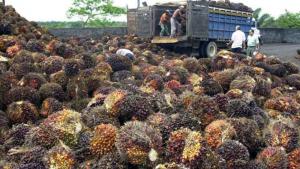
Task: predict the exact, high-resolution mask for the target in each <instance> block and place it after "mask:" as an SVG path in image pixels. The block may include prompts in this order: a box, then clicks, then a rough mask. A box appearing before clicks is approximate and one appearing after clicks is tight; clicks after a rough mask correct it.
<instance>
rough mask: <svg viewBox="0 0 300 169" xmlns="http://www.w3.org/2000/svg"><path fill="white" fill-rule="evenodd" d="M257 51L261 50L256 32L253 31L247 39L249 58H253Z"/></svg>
mask: <svg viewBox="0 0 300 169" xmlns="http://www.w3.org/2000/svg"><path fill="white" fill-rule="evenodd" d="M256 50H259V40H258V37H257V36H255V35H254V30H252V29H251V30H250V31H249V35H248V38H247V56H249V57H252V56H253V53H254V52H255V51H256Z"/></svg>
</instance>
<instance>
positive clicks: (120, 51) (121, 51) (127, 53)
mask: <svg viewBox="0 0 300 169" xmlns="http://www.w3.org/2000/svg"><path fill="white" fill-rule="evenodd" d="M116 54H117V55H119V56H125V57H128V58H129V59H130V60H132V61H133V60H134V59H135V56H134V54H133V52H131V51H130V50H129V49H122V48H121V49H118V50H117V52H116Z"/></svg>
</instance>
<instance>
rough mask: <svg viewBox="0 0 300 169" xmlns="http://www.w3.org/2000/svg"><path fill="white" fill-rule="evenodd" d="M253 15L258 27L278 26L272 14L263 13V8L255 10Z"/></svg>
mask: <svg viewBox="0 0 300 169" xmlns="http://www.w3.org/2000/svg"><path fill="white" fill-rule="evenodd" d="M253 17H254V18H255V20H256V22H257V26H258V27H276V26H275V19H274V17H272V16H271V15H270V14H267V13H262V9H261V8H258V9H256V10H255V11H254V12H253Z"/></svg>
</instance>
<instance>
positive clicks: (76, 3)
mask: <svg viewBox="0 0 300 169" xmlns="http://www.w3.org/2000/svg"><path fill="white" fill-rule="evenodd" d="M124 13H126V9H125V8H120V7H117V6H114V5H113V1H112V0H73V4H72V7H70V8H69V10H68V12H67V15H68V17H74V16H79V17H81V18H82V19H83V20H84V22H83V26H86V25H87V24H88V23H89V22H90V21H91V20H94V19H99V18H98V17H101V19H106V17H107V16H118V15H121V14H124Z"/></svg>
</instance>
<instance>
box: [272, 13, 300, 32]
mask: <svg viewBox="0 0 300 169" xmlns="http://www.w3.org/2000/svg"><path fill="white" fill-rule="evenodd" d="M276 24H277V25H278V27H280V28H300V12H298V13H291V12H289V11H286V12H285V13H284V14H282V15H280V16H279V18H278V19H277V20H276Z"/></svg>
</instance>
